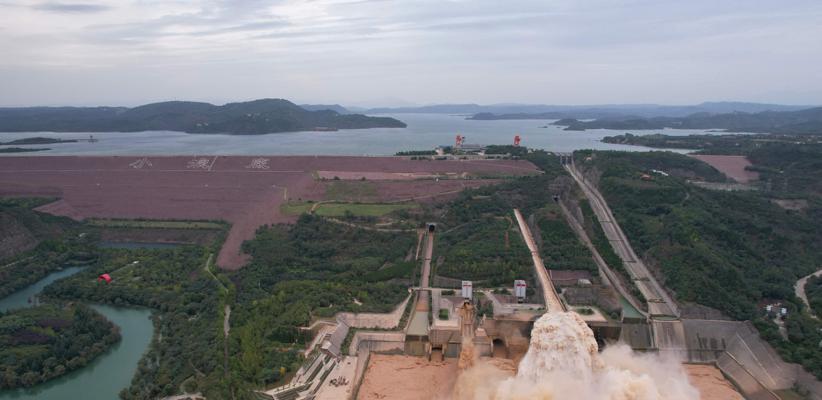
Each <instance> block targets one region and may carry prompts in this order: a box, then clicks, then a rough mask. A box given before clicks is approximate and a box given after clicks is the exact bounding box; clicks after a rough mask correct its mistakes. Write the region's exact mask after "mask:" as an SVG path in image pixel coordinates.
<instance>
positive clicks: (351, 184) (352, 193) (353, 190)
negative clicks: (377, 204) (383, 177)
mask: <svg viewBox="0 0 822 400" xmlns="http://www.w3.org/2000/svg"><path fill="white" fill-rule="evenodd" d="M325 198H326V199H329V200H337V201H374V199H376V198H377V186H376V185H375V184H374V183H373V182H368V181H333V182H330V183H329V184H328V186H327V187H326V189H325Z"/></svg>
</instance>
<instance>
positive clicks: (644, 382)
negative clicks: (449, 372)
mask: <svg viewBox="0 0 822 400" xmlns="http://www.w3.org/2000/svg"><path fill="white" fill-rule="evenodd" d="M453 398H454V399H455V400H525V399H539V400H559V399H580V400H698V399H699V392H698V391H697V389H696V388H694V387H693V386H692V385H691V384H690V383H689V382H688V377H687V376H686V374H685V371H684V370H683V368H682V366H681V364H680V363H679V361H678V360H676V359H673V358H664V357H660V356H657V355H647V354H644V355H641V354H637V353H634V352H633V351H632V350H631V349H630V348H629V347H628V346H626V345H613V346H608V348H606V349H605V350H604V351H603V352H602V353H599V352H598V346H597V342H596V340H595V339H594V334H593V332H592V331H591V329H590V328H588V326H587V325H586V324H585V322H584V321H583V320H582V319H581V318H580V317H579V316H578V315H577V314H575V313H570V312H568V313H552V314H545V315H543V316H542V317H541V318H540V319H539V320H537V321H536V323H535V324H534V329H533V330H532V331H531V344H530V346H529V348H528V353H527V354H526V355H525V357H524V358H523V359H522V361H521V362H520V364H519V370H518V372H517V374H516V375H514V376H511V375H510V374H508V373H506V372H505V371H500V370H499V369H497V368H495V367H493V366H491V365H489V364H488V363H486V362H482V361H479V362H477V363H476V364H475V365H474V366H473V367H471V368H469V369H467V370H465V371H463V373H462V374H461V375H460V377H459V378H458V381H457V385H456V388H455V392H454V396H453Z"/></svg>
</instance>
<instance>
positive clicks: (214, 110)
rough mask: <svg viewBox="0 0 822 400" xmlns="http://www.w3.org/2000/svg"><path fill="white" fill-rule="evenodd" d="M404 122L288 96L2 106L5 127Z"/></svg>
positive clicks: (252, 130) (214, 129)
mask: <svg viewBox="0 0 822 400" xmlns="http://www.w3.org/2000/svg"><path fill="white" fill-rule="evenodd" d="M404 127H405V124H404V123H403V122H402V121H399V120H396V119H394V118H387V117H368V116H365V115H362V114H345V115H342V114H340V113H338V112H336V111H333V110H327V109H326V110H316V111H309V110H306V109H304V108H302V107H300V106H298V105H296V104H294V103H292V102H290V101H288V100H283V99H263V100H254V101H249V102H243V103H229V104H225V105H222V106H216V105H213V104H209V103H198V102H190V101H169V102H163V103H153V104H146V105H143V106H139V107H134V108H125V107H31V108H0V132H34V131H52V132H107V131H113V132H137V131H151V130H167V131H180V132H188V133H229V134H238V135H253V134H263V133H276V132H293V131H305V130H318V129H320V130H335V129H361V128H404Z"/></svg>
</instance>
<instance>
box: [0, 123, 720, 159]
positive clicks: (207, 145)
mask: <svg viewBox="0 0 822 400" xmlns="http://www.w3.org/2000/svg"><path fill="white" fill-rule="evenodd" d="M388 116H391V117H394V118H397V119H399V120H401V121H403V122H405V123H406V124H408V127H407V128H375V129H349V130H340V131H336V132H289V133H272V134H267V135H223V134H188V133H182V132H169V131H150V132H104V133H83V132H78V133H53V132H23V133H20V132H15V133H0V142H6V141H11V140H15V139H22V138H26V137H33V136H44V137H51V138H60V139H87V138H88V137H89V135H90V134H93V135H94V138H95V139H99V141H97V142H93V143H89V142H78V143H60V144H47V145H37V146H0V147H26V148H38V147H39V148H50V149H51V150H49V151H40V152H32V153H16V154H14V153H9V154H4V155H17V156H20V155H34V156H36V155H135V154H150V155H178V154H179V155H198V154H214V155H255V154H265V155H275V154H278V155H287V154H291V155H393V154H394V153H396V152H398V151H405V150H431V149H433V148H434V147H436V146H438V145H450V144H453V143H454V137H455V136H456V135H457V134H460V135H463V136H465V137H466V141H465V142H466V143H477V144H485V145H487V144H509V143H513V140H514V135H520V137H521V138H522V145H523V146H528V147H531V148H540V149H545V150H549V151H559V152H568V151H573V150H578V149H612V150H647V148H643V147H637V146H625V145H614V144H608V143H602V142H601V140H602V138H603V137H605V136H613V135H619V134H622V133H626V132H630V133H634V134H637V135H647V134H651V133H665V134H668V135H690V134H703V133H709V132H706V131H703V130H693V129H660V130H646V131H630V130H618V131H617V130H605V129H594V130H588V131H582V132H576V131H564V130H562V127H559V126H554V125H550V123H551V122H553V121H554V120H500V121H473V120H466V119H465V116H463V115H445V114H391V115H388Z"/></svg>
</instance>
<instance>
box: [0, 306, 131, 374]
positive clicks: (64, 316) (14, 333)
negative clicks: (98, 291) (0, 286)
mask: <svg viewBox="0 0 822 400" xmlns="http://www.w3.org/2000/svg"><path fill="white" fill-rule="evenodd" d="M119 340H120V332H119V329H118V328H117V327H116V326H114V324H112V323H111V322H109V321H108V320H106V319H105V317H103V316H102V315H100V314H99V313H98V312H96V311H94V310H93V309H91V308H89V307H87V306H84V305H72V306H66V307H62V306H57V305H41V306H37V307H33V308H24V309H20V310H14V311H10V312H7V313H5V314H0V373H2V376H0V389H9V388H16V387H22V386H26V387H28V386H33V385H35V384H37V383H40V382H44V381H47V380H49V379H53V378H56V377H58V376H61V375H64V374H65V373H67V372H69V371H73V370H75V369H79V368H82V367H84V366H85V365H86V364H88V363H89V362H91V361H92V360H93V359H94V358H95V357H97V356H98V355H100V354H102V353H104V352H105V351H106V350H108V348H109V347H110V346H111V345H112V344H114V343H116V342H118V341H119Z"/></svg>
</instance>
